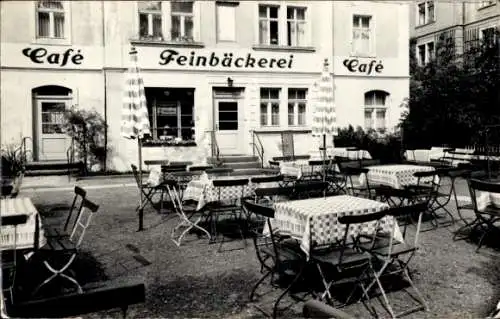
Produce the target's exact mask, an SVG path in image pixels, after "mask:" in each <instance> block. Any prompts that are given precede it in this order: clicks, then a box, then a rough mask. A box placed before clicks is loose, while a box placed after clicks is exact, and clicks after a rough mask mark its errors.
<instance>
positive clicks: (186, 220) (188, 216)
mask: <svg viewBox="0 0 500 319" xmlns="http://www.w3.org/2000/svg"><path fill="white" fill-rule="evenodd" d="M165 186H166V188H167V191H168V194H169V196H170V199H171V200H172V203H173V206H174V210H175V213H176V214H177V216H179V219H180V221H179V223H178V224H177V225H176V226H175V227H174V228H173V229H172V232H171V234H170V238H171V239H172V241H173V242H174V243H175V244H176V245H177V247H179V246H180V245H181V241H182V238H183V237H184V236H185V235H186V234H188V233H189V231H191V230H192V229H197V230H200V231H201V232H203V233H205V234H206V235H207V236H208V240H209V241H210V240H211V236H210V233H209V232H208V231H207V230H206V229H205V228H203V227H201V226H199V225H198V224H199V222H200V221H201V219H202V218H203V214H202V213H201V212H199V211H197V210H196V207H193V208H191V209H188V208H186V207H185V205H184V203H183V201H182V200H181V198H180V196H179V191H178V190H177V188H178V185H177V184H176V183H175V181H166V182H165ZM196 215H198V218H197V219H196V220H194V221H193V219H194V218H195V217H196ZM182 228H184V230H183V231H182V232H181V234H180V235H178V236H177V235H176V232H177V231H178V230H179V229H182Z"/></svg>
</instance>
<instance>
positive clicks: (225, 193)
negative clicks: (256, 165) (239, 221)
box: [182, 176, 277, 209]
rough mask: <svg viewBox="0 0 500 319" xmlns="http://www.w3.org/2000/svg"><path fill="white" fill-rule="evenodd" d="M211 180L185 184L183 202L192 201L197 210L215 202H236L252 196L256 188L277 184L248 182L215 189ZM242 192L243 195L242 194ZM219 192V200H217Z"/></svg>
mask: <svg viewBox="0 0 500 319" xmlns="http://www.w3.org/2000/svg"><path fill="white" fill-rule="evenodd" d="M231 178H234V179H241V178H242V177H240V176H223V177H220V179H224V180H227V179H231ZM213 181H214V180H213V179H204V178H200V179H198V180H192V181H191V182H189V183H188V184H187V187H186V189H185V190H184V193H183V197H182V199H183V200H194V201H197V202H198V205H197V209H202V208H203V207H204V206H205V205H206V204H208V203H210V202H216V201H219V200H220V201H229V200H236V199H240V198H241V197H242V194H243V197H248V196H254V195H255V189H256V188H257V187H273V186H277V183H262V184H256V183H251V182H249V183H248V185H245V186H225V187H215V186H214V184H213ZM242 191H243V193H242ZM219 192H220V198H219Z"/></svg>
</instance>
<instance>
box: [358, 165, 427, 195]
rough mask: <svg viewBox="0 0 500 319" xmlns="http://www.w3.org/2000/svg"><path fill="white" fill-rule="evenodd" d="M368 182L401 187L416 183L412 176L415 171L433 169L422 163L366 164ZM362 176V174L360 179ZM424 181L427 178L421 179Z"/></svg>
mask: <svg viewBox="0 0 500 319" xmlns="http://www.w3.org/2000/svg"><path fill="white" fill-rule="evenodd" d="M367 168H368V169H369V171H368V182H369V183H370V184H374V185H386V186H390V187H393V188H397V189H401V188H403V187H404V186H408V185H416V184H417V181H418V179H417V178H416V177H415V176H413V174H414V173H415V172H429V171H434V170H435V168H434V167H432V166H423V165H407V164H393V165H374V166H368V167H367ZM363 178H364V177H363V176H362V177H361V179H363ZM422 181H424V182H426V181H428V179H422Z"/></svg>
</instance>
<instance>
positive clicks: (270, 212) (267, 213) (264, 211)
mask: <svg viewBox="0 0 500 319" xmlns="http://www.w3.org/2000/svg"><path fill="white" fill-rule="evenodd" d="M243 207H244V208H245V209H246V210H247V211H249V212H252V213H254V214H255V215H258V216H263V217H267V218H274V209H273V208H272V207H268V206H263V205H259V204H257V203H254V202H252V201H249V200H244V201H243Z"/></svg>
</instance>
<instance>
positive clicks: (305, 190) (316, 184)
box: [290, 180, 328, 199]
mask: <svg viewBox="0 0 500 319" xmlns="http://www.w3.org/2000/svg"><path fill="white" fill-rule="evenodd" d="M327 188H328V182H323V181H320V180H305V181H304V180H299V181H297V182H296V183H295V185H294V186H293V193H292V194H291V195H290V197H291V198H292V199H303V198H313V197H322V196H325V192H326V190H327Z"/></svg>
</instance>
